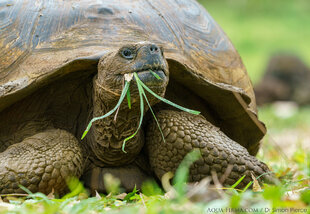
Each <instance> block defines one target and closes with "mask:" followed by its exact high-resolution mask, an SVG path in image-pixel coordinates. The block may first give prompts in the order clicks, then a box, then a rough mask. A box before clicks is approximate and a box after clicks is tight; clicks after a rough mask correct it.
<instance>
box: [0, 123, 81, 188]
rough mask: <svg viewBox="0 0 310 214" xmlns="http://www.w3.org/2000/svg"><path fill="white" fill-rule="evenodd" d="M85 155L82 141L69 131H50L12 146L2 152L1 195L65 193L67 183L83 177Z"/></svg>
mask: <svg viewBox="0 0 310 214" xmlns="http://www.w3.org/2000/svg"><path fill="white" fill-rule="evenodd" d="M83 162H84V160H83V155H82V149H81V148H80V145H79V142H78V140H77V139H76V138H75V137H74V136H73V135H72V134H71V133H69V132H67V131H64V130H60V129H50V130H46V131H44V132H40V133H38V134H35V135H33V136H31V137H28V138H26V139H24V140H23V141H22V142H20V143H17V144H14V145H12V146H9V147H8V148H7V149H6V150H5V151H4V152H2V153H0V193H1V194H7V193H24V191H23V190H22V189H20V188H19V185H22V186H24V187H26V188H28V189H29V190H30V191H32V192H42V193H45V194H48V193H50V192H51V191H52V190H53V189H54V191H55V192H56V193H59V194H63V193H64V192H65V191H66V189H67V185H66V180H67V179H68V178H70V177H72V176H75V177H80V176H81V174H82V170H83Z"/></svg>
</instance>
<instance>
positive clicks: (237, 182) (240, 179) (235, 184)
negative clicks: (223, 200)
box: [231, 175, 245, 188]
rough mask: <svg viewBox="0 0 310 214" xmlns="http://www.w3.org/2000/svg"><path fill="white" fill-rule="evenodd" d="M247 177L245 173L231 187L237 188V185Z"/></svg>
mask: <svg viewBox="0 0 310 214" xmlns="http://www.w3.org/2000/svg"><path fill="white" fill-rule="evenodd" d="M244 178H245V175H243V176H242V177H241V178H239V180H238V181H236V183H234V184H233V185H232V186H231V188H235V187H236V186H238V184H240V182H241V181H242V180H243V179H244Z"/></svg>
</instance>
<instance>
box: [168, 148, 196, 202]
mask: <svg viewBox="0 0 310 214" xmlns="http://www.w3.org/2000/svg"><path fill="white" fill-rule="evenodd" d="M199 158H201V153H200V151H199V149H193V150H192V151H191V152H189V153H188V154H186V156H185V157H184V159H183V160H182V161H181V163H180V165H179V166H178V168H177V170H176V173H175V176H174V178H173V184H174V187H175V190H176V191H177V193H178V194H179V197H182V196H183V197H184V195H185V192H186V182H187V180H188V175H189V169H190V166H191V165H192V164H193V163H194V162H195V161H197V160H198V159H199Z"/></svg>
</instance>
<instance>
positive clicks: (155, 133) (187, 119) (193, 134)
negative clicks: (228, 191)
mask: <svg viewBox="0 0 310 214" xmlns="http://www.w3.org/2000/svg"><path fill="white" fill-rule="evenodd" d="M156 117H157V119H158V121H159V124H160V126H161V129H162V131H163V134H164V136H165V139H166V140H165V141H166V142H164V141H163V139H162V137H161V134H160V132H159V129H158V127H157V125H156V123H155V122H154V120H153V121H152V122H150V124H149V125H148V127H147V134H146V146H147V151H148V154H149V159H150V164H151V167H152V168H153V170H154V172H155V174H156V176H157V177H158V178H159V179H160V178H161V177H162V176H163V175H164V174H165V173H166V172H168V171H172V172H175V171H176V169H177V167H178V166H179V164H180V162H181V161H182V160H183V158H184V157H185V155H186V154H187V153H189V152H190V151H192V149H194V148H197V149H199V150H200V152H201V156H202V157H201V158H200V159H199V160H198V161H196V162H194V164H192V166H191V167H190V176H189V180H190V181H191V182H195V181H199V180H201V179H202V178H204V177H206V176H210V175H211V171H214V172H216V174H217V176H218V178H221V176H222V175H223V174H224V173H225V171H226V170H227V167H228V166H229V165H232V168H231V172H230V173H229V174H228V176H227V178H226V179H225V181H224V185H232V184H234V183H235V182H236V181H238V179H239V178H240V177H242V176H243V175H246V177H245V178H244V179H243V180H242V182H241V183H240V184H239V185H238V187H239V188H241V187H244V186H245V185H247V184H248V182H250V181H251V180H252V179H251V173H253V175H254V176H259V175H261V174H263V173H266V172H269V169H268V167H267V166H266V165H265V164H264V163H262V162H261V161H259V160H257V159H256V158H255V157H254V156H251V155H250V154H249V153H248V151H247V150H246V149H245V148H244V147H242V146H241V145H239V144H238V143H236V142H234V141H233V140H231V139H230V138H228V137H227V136H226V135H225V134H224V133H223V132H221V131H220V130H219V129H218V128H216V127H215V126H213V125H212V124H211V123H209V122H208V121H207V120H206V119H205V118H204V117H203V116H200V115H199V116H195V115H191V114H189V113H186V112H177V111H171V110H163V111H161V112H159V113H158V114H157V115H156ZM262 177H263V179H264V180H266V181H267V182H268V181H269V182H272V176H271V175H264V176H262Z"/></svg>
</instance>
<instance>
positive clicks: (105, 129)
mask: <svg viewBox="0 0 310 214" xmlns="http://www.w3.org/2000/svg"><path fill="white" fill-rule="evenodd" d="M119 98H120V97H119V96H117V94H115V93H111V91H110V90H106V89H105V88H104V87H102V86H100V85H99V86H98V84H97V83H96V79H95V78H94V84H93V115H92V118H93V117H98V116H102V115H104V114H106V113H108V112H109V111H110V110H112V109H113V108H114V107H115V106H116V104H117V102H118V100H119ZM115 114H117V116H116V117H115ZM139 119H140V109H139V107H138V105H137V104H134V106H132V109H129V108H128V106H127V102H126V100H124V101H123V102H122V104H121V106H120V108H119V110H118V112H117V113H116V112H115V113H113V114H112V115H110V116H109V117H107V118H104V119H101V120H98V121H96V122H94V124H93V126H92V129H91V132H90V147H91V150H92V152H93V153H94V154H95V157H94V158H93V160H94V162H96V163H97V165H113V166H116V165H122V164H124V163H129V162H132V161H133V160H134V158H135V157H136V156H137V155H138V153H139V152H140V150H141V149H142V147H143V143H144V139H143V133H142V131H141V130H139V131H138V133H137V135H136V136H135V137H133V138H132V139H130V140H129V141H127V142H126V146H125V151H126V152H127V153H124V152H123V151H122V146H123V142H124V139H125V138H127V137H129V136H131V135H132V134H133V133H135V131H136V130H137V128H138V125H139Z"/></svg>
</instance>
